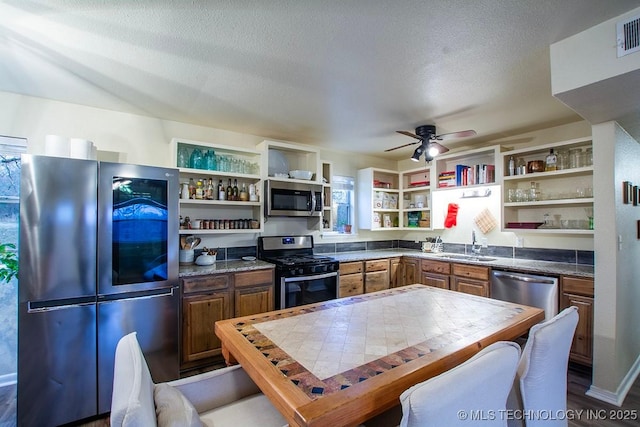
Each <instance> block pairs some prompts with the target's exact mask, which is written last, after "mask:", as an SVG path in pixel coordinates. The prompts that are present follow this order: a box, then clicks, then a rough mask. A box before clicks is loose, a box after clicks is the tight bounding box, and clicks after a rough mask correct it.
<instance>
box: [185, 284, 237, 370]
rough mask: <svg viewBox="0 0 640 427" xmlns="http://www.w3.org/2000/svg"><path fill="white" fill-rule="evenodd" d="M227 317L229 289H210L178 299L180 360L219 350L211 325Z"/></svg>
mask: <svg viewBox="0 0 640 427" xmlns="http://www.w3.org/2000/svg"><path fill="white" fill-rule="evenodd" d="M230 317H231V312H230V304H229V292H228V291H226V290H224V291H219V292H211V293H208V294H205V295H190V296H185V297H183V298H182V331H183V332H182V361H183V363H184V362H192V361H194V360H198V359H203V358H206V357H212V356H217V355H219V354H220V353H221V343H220V340H219V339H218V337H217V336H216V334H215V332H214V328H213V325H214V323H215V322H216V321H218V320H224V319H228V318H230Z"/></svg>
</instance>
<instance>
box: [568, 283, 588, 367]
mask: <svg viewBox="0 0 640 427" xmlns="http://www.w3.org/2000/svg"><path fill="white" fill-rule="evenodd" d="M560 293H561V298H560V310H563V309H565V308H567V307H570V306H572V305H573V306H576V307H578V316H579V319H578V325H577V326H576V332H575V334H574V336H573V343H572V344H571V350H570V351H569V358H570V360H571V361H573V362H578V363H581V364H585V365H591V364H592V363H593V279H589V278H583V277H570V276H562V277H561V278H560Z"/></svg>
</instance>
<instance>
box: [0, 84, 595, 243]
mask: <svg viewBox="0 0 640 427" xmlns="http://www.w3.org/2000/svg"><path fill="white" fill-rule="evenodd" d="M590 131H591V128H590V126H589V125H588V124H586V123H585V122H578V123H573V124H569V125H564V126H558V127H555V128H550V129H545V130H542V131H537V132H530V133H527V134H523V135H518V136H512V137H510V138H506V139H504V140H497V141H492V142H491V144H497V143H503V144H505V145H506V146H509V147H515V146H518V145H522V144H526V145H538V144H544V143H548V142H553V141H562V140H567V139H572V138H577V137H581V136H585V135H589V134H590ZM0 134H2V135H8V136H20V137H25V138H27V140H28V144H29V148H28V149H29V152H30V153H33V154H43V153H44V140H45V136H46V135H48V134H57V135H65V136H70V137H79V138H85V139H89V140H91V141H93V142H94V143H95V144H96V146H97V147H98V150H99V151H98V155H99V158H100V159H101V160H109V161H120V162H127V163H138V164H145V165H155V166H172V155H171V153H170V147H169V142H170V141H171V139H172V138H174V137H180V138H186V139H191V140H196V141H206V142H212V143H219V144H225V145H232V146H238V147H245V148H255V146H256V144H258V143H260V142H261V141H262V140H263V139H264V138H262V137H260V136H255V135H247V134H240V133H236V132H229V131H225V130H221V129H215V128H208V127H203V126H196V125H191V124H187V123H179V122H173V121H167V120H160V119H155V118H151V117H145V116H140V115H135V114H128V113H121V112H116V111H110V110H103V109H99V108H93V107H85V106H81V105H76V104H69V103H64V102H58V101H52V100H47V99H41V98H33V97H28V96H23V95H16V94H12V93H8V92H0ZM359 143H363V142H362V141H353V144H354V145H355V144H359ZM321 157H322V159H323V160H325V161H330V162H332V163H333V172H334V174H336V175H346V176H353V177H355V176H356V174H357V170H358V169H361V168H367V167H377V168H382V169H392V170H396V169H398V168H401V169H402V168H404V169H413V168H415V166H416V165H415V163H413V162H410V161H408V160H406V161H401V162H396V161H393V160H387V159H382V158H378V157H374V156H363V155H355V154H353V153H349V152H348V151H344V152H339V151H327V150H321ZM495 210H496V212H495V215H496V217H498V215H499V208H497V207H496V208H495ZM471 226H472V224H469V223H468V221H461V222H460V223H459V225H458V226H457V227H456V228H454V229H450V230H434V231H427V232H422V231H416V232H413V231H410V232H405V231H391V232H387V231H384V232H380V231H366V230H356V233H357V234H356V235H355V236H345V235H337V236H335V235H334V236H327V235H325V236H322V235H321V234H320V233H319V232H314V233H313V234H314V235H315V237H316V240H317V241H318V242H321V243H326V242H339V241H353V240H367V241H371V240H385V239H407V240H424V239H425V237H427V236H431V237H433V236H436V235H441V236H442V237H443V238H444V240H445V242H451V243H470V236H471ZM286 233H308V223H307V220H306V219H304V220H298V219H290V218H287V219H270V220H269V221H268V222H267V223H266V224H265V234H267V235H277V234H286ZM255 237H256V235H253V234H244V235H236V236H233V237H230V236H225V235H218V236H216V237H207V238H206V239H204V240H203V243H202V245H207V246H213V247H228V246H245V245H248V246H250V245H254V244H255ZM487 237H488V240H489V244H490V245H505V246H512V245H514V242H515V234H514V233H502V232H500V231H499V230H497V229H496V230H494V231H492V232H490V233H489V234H488V236H487ZM550 239H553V240H552V242H550ZM525 246H526V247H538V248H545V247H554V248H565V249H584V250H592V249H593V239H592V238H591V237H589V236H586V237H552V238H550V237H547V236H541V235H538V236H532V235H528V236H525Z"/></svg>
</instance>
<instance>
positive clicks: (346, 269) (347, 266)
mask: <svg viewBox="0 0 640 427" xmlns="http://www.w3.org/2000/svg"><path fill="white" fill-rule="evenodd" d="M354 273H362V262H360V261H357V262H344V263H343V262H341V263H340V275H341V276H342V275H343V274H354Z"/></svg>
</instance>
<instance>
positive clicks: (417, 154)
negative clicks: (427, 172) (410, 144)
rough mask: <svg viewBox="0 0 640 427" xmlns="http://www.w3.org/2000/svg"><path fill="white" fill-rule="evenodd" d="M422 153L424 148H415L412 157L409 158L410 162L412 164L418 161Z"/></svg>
mask: <svg viewBox="0 0 640 427" xmlns="http://www.w3.org/2000/svg"><path fill="white" fill-rule="evenodd" d="M423 151H424V148H422V145H421V146H419V147H418V148H416V150H415V151H414V152H413V155H412V156H411V160H413V161H414V162H418V161H420V156H421V155H422V152H423Z"/></svg>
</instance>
